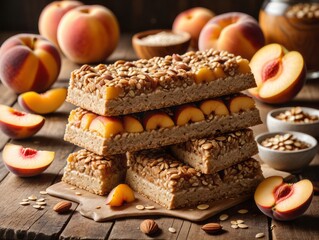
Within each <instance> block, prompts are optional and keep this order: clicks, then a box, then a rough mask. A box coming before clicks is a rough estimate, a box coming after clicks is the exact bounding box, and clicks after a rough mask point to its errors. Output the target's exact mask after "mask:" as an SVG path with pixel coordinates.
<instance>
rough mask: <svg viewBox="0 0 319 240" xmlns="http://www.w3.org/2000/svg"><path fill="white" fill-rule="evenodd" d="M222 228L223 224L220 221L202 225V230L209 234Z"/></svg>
mask: <svg viewBox="0 0 319 240" xmlns="http://www.w3.org/2000/svg"><path fill="white" fill-rule="evenodd" d="M222 228H223V227H222V225H220V224H219V223H207V224H205V225H204V226H202V230H204V231H205V232H206V233H209V234H213V233H218V232H220V231H221V230H222Z"/></svg>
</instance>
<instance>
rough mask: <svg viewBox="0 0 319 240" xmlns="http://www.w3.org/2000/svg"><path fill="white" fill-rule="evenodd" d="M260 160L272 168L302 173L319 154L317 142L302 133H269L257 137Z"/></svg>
mask: <svg viewBox="0 0 319 240" xmlns="http://www.w3.org/2000/svg"><path fill="white" fill-rule="evenodd" d="M256 141H257V145H258V150H259V157H260V159H261V160H262V161H263V162H264V163H266V164H268V165H269V166H270V167H272V168H274V169H277V170H281V171H287V172H301V171H302V169H303V168H304V167H306V166H308V165H309V163H310V162H311V160H312V159H313V158H314V157H315V155H316V153H317V140H316V139H315V138H314V137H312V136H310V135H308V134H305V133H300V132H292V131H290V132H289V131H285V132H269V133H262V134H259V135H258V136H256Z"/></svg>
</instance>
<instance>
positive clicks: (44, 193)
mask: <svg viewBox="0 0 319 240" xmlns="http://www.w3.org/2000/svg"><path fill="white" fill-rule="evenodd" d="M40 194H42V195H47V194H48V193H47V192H46V191H40Z"/></svg>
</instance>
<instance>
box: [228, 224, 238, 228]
mask: <svg viewBox="0 0 319 240" xmlns="http://www.w3.org/2000/svg"><path fill="white" fill-rule="evenodd" d="M230 227H231V228H234V229H237V228H238V225H237V224H232V225H230Z"/></svg>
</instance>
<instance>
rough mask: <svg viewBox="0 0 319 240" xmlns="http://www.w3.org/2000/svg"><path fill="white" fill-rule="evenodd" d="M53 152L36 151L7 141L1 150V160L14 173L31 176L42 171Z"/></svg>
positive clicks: (48, 164) (47, 164) (51, 158)
mask: <svg viewBox="0 0 319 240" xmlns="http://www.w3.org/2000/svg"><path fill="white" fill-rule="evenodd" d="M54 155H55V153H54V152H50V151H38V150H36V149H32V148H24V147H23V146H20V145H14V144H11V143H8V144H7V145H6V146H5V147H4V149H3V152H2V158H3V162H4V164H5V165H6V167H7V168H8V169H9V170H10V171H11V172H12V173H14V174H15V175H17V176H20V177H31V176H35V175H38V174H40V173H42V172H43V171H44V170H45V169H47V168H48V167H49V166H50V164H51V163H52V161H53V159H54Z"/></svg>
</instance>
